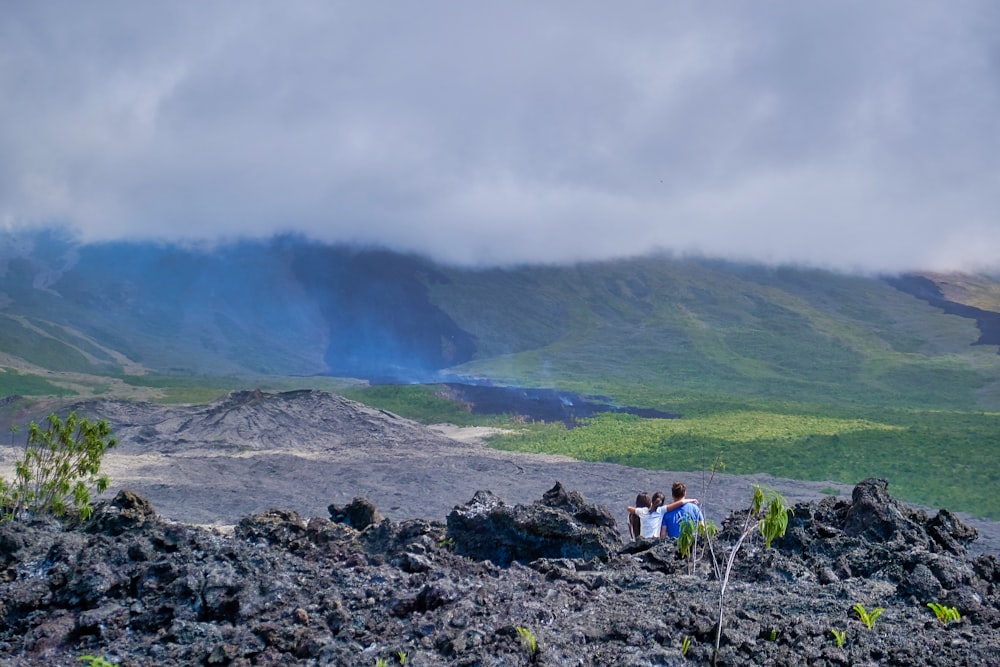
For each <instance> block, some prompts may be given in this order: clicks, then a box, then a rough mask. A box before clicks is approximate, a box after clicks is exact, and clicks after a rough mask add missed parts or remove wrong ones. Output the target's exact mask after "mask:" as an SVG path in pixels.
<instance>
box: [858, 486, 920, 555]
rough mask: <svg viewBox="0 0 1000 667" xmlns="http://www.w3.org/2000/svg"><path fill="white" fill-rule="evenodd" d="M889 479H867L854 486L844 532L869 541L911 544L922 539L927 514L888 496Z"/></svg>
mask: <svg viewBox="0 0 1000 667" xmlns="http://www.w3.org/2000/svg"><path fill="white" fill-rule="evenodd" d="M888 487H889V482H888V481H887V480H884V479H875V478H868V479H866V480H864V481H863V482H861V483H860V484H858V485H857V486H855V487H854V493H853V494H852V502H851V506H850V508H849V509H848V510H847V516H846V518H845V521H844V534H845V535H847V536H848V537H864V538H865V539H867V540H870V541H872V542H903V543H907V544H913V543H914V542H915V541H916V540H920V539H923V540H926V537H927V535H926V532H924V531H923V530H921V525H922V524H926V522H927V515H926V514H925V513H924V512H922V511H920V510H914V509H910V508H907V507H904V506H903V505H901V504H900V503H899V502H898V501H897V500H896V499H895V498H893V497H892V496H890V495H889V491H888Z"/></svg>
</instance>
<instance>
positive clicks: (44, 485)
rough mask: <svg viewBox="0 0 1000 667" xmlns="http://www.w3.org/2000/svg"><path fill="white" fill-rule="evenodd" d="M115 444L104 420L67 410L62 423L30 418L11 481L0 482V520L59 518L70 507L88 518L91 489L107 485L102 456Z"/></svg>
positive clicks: (99, 491) (58, 419) (49, 419)
mask: <svg viewBox="0 0 1000 667" xmlns="http://www.w3.org/2000/svg"><path fill="white" fill-rule="evenodd" d="M117 444H118V443H117V441H116V440H115V439H114V438H113V437H112V435H111V427H110V426H109V425H108V423H107V422H106V421H104V420H101V421H97V422H91V421H90V420H88V419H80V418H78V417H77V416H76V413H70V415H69V417H67V418H66V421H63V420H62V419H60V418H59V417H58V416H57V415H55V414H52V415H50V416H49V418H48V427H47V428H45V429H42V428H41V427H40V426H39V425H38V424H36V423H35V422H31V423H30V424H29V425H28V435H27V441H26V442H25V445H24V455H23V457H22V458H21V460H20V461H17V462H16V463H15V466H14V469H15V473H14V481H13V483H10V484H8V483H7V482H6V481H3V480H0V519H3V520H8V519H18V518H21V517H22V516H24V515H26V514H27V515H32V516H34V515H38V514H55V515H56V516H61V515H63V514H65V513H66V512H67V511H68V510H69V508H70V507H72V508H73V509H75V510H76V511H77V512H79V514H80V516H81V517H82V518H84V519H86V518H87V517H88V516H90V513H91V512H92V509H91V506H90V489H91V488H96V489H97V492H98V493H103V492H104V491H105V490H106V489H107V488H108V478H107V476H105V475H100V470H101V459H102V458H103V457H104V454H105V452H106V451H107V450H108V449H111V448H112V447H115V446H116V445H117Z"/></svg>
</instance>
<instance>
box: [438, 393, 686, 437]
mask: <svg viewBox="0 0 1000 667" xmlns="http://www.w3.org/2000/svg"><path fill="white" fill-rule="evenodd" d="M442 386H443V387H444V388H445V393H446V395H447V396H448V397H449V398H451V399H453V400H456V401H458V402H459V403H462V404H464V405H465V406H466V407H467V408H468V410H469V411H470V412H472V413H473V414H477V415H504V414H506V415H511V416H513V417H514V418H515V419H520V420H522V421H526V422H562V423H563V424H565V425H566V427H567V428H573V427H574V426H576V425H577V423H578V420H580V419H585V418H587V417H593V416H594V415H596V414H598V413H600V412H618V413H623V414H630V415H637V416H639V417H645V418H647V419H678V418H680V416H681V415H680V414H677V413H672V412H665V411H663V410H655V409H653V408H638V407H631V406H619V405H615V404H613V403H611V402H610V401H611V398H610V397H608V396H583V395H581V394H577V393H574V392H569V391H560V390H558V389H550V388H529V387H512V386H498V385H490V384H467V383H459V382H449V383H445V384H444V385H442Z"/></svg>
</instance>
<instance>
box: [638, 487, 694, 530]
mask: <svg viewBox="0 0 1000 667" xmlns="http://www.w3.org/2000/svg"><path fill="white" fill-rule="evenodd" d="M656 496H659V501H660V502H661V503H662V502H663V500H665V499H666V498H665V496H664V495H663V493H662V492H660V491H657V492H656V493H655V494H653V497H654V498H655V497H656ZM697 502H698V501H697V500H695V499H693V498H684V499H682V500H675V501H674V502H672V503H670V504H669V505H660V504H657V505H656V506H655V507H654V506H653V501H652V499H650V497H649V496H648V495H646V494H645V493H640V494H639V495H638V496H637V497H636V499H635V507H629V508H628V514H629V533H630V534H631V533H632V530H633V529H632V516H637V517H639V537H644V538H646V539H653V538H657V537H660V523H661V521H662V519H663V516H664V514H666V513H667V512H669V511H671V510H675V509H677V508H678V507H681V506H682V505H685V504H688V503H697ZM632 539H636V538H635V536H634V535H633V538H632Z"/></svg>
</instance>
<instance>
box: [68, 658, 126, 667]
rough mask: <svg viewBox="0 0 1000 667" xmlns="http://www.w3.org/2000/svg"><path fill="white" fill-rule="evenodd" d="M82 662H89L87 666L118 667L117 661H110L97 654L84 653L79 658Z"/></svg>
mask: <svg viewBox="0 0 1000 667" xmlns="http://www.w3.org/2000/svg"><path fill="white" fill-rule="evenodd" d="M77 660H79V661H80V662H84V663H86V664H87V667H117V665H115V663H113V662H108V661H107V660H105V659H104V658H102V657H99V656H96V655H82V656H80V657H79V658H77Z"/></svg>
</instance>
